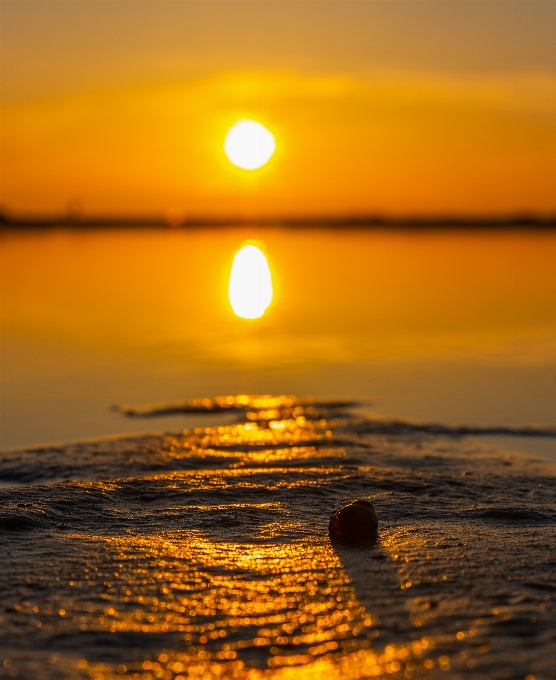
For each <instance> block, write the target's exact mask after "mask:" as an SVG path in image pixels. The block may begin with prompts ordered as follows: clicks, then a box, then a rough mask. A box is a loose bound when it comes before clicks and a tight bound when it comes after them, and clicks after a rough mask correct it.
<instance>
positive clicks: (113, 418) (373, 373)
mask: <svg viewBox="0 0 556 680" xmlns="http://www.w3.org/2000/svg"><path fill="white" fill-rule="evenodd" d="M246 239H260V240H261V241H263V242H264V244H265V249H266V252H267V255H268V258H269V262H270V266H271V270H272V275H273V280H274V288H275V298H274V301H273V303H272V305H271V306H270V308H269V309H268V311H267V313H266V314H265V315H264V317H263V318H262V319H260V320H255V321H246V320H242V319H238V318H236V317H235V316H234V315H233V313H232V311H231V308H230V305H229V303H228V300H227V277H228V275H229V271H230V266H231V262H232V258H233V256H234V253H235V252H236V251H237V250H238V248H239V247H240V246H241V245H242V243H243V242H244V241H245V240H246ZM0 244H1V257H2V262H1V269H0V276H1V281H0V284H1V286H0V290H1V295H2V326H1V328H2V342H1V345H0V350H1V355H0V357H1V361H0V387H1V390H0V400H1V407H2V408H1V416H0V418H1V420H0V446H2V447H9V446H20V445H29V444H35V443H36V444H38V443H41V442H57V441H68V440H81V439H83V438H85V437H95V436H100V435H105V434H117V433H119V432H121V431H122V421H121V419H120V417H119V416H118V415H117V414H115V413H113V412H111V411H110V410H109V408H108V407H109V406H110V405H111V404H114V403H151V402H155V401H162V400H167V399H187V398H193V397H196V396H198V395H199V394H204V395H217V394H228V393H239V392H249V393H267V392H271V393H276V394H284V393H285V394H289V393H294V394H295V393H297V394H319V395H326V396H348V397H358V398H365V399H368V400H370V401H371V402H372V404H371V406H370V408H372V409H373V411H374V413H376V414H379V415H382V416H390V417H403V418H417V419H420V420H426V421H438V422H443V423H449V424H453V425H456V424H480V425H497V424H499V425H519V424H528V423H547V424H550V423H552V424H554V423H555V414H556V325H555V319H556V270H555V268H554V262H555V261H556V232H553V231H518V230H509V231H488V230H487V231H480V230H476V231H473V230H468V231H449V230H445V231H443V230H433V231H425V230H421V231H403V230H398V231H380V230H376V231H366V230H340V229H337V230H334V229H324V228H322V229H280V228H254V227H249V228H247V227H245V228H229V229H203V230H201V229H199V230H195V229H175V230H172V229H168V230H164V229H162V230H156V229H137V230H133V229H130V230H112V231H110V230H93V229H91V230H79V229H73V230H72V229H68V228H60V229H54V230H47V231H35V232H32V231H27V232H19V233H17V232H9V231H5V232H3V233H2V234H1V235H0ZM157 422H158V424H157V425H156V427H158V428H159V429H168V428H176V429H179V428H180V427H181V428H183V427H195V426H196V425H201V424H205V422H206V421H203V423H201V422H200V421H199V419H198V418H197V417H190V416H177V417H172V418H168V419H165V420H161V421H157ZM214 422H215V421H214ZM208 424H210V423H208ZM125 429H126V430H127V431H134V432H138V431H145V430H149V429H151V426H150V425H147V426H145V423H144V422H143V421H127V422H126V424H125ZM522 445H524V446H529V445H530V444H529V443H525V444H523V442H521V444H520V441H518V440H516V441H515V446H516V447H517V448H518V449H519V448H521V446H522ZM534 445H535V446H536V445H537V444H534ZM541 446H545V445H544V444H541ZM524 450H526V451H530V452H532V453H534V452H538V453H541V452H542V451H541V450H540V449H539V450H538V449H535V450H531V449H530V448H525V449H524ZM543 451H544V449H543ZM550 454H551V451H550V450H549V451H548V452H547V453H545V455H550ZM553 455H554V458H555V459H556V451H554V450H553Z"/></svg>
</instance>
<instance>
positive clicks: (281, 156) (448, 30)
mask: <svg viewBox="0 0 556 680" xmlns="http://www.w3.org/2000/svg"><path fill="white" fill-rule="evenodd" d="M1 8H2V36H1V37H2V41H1V46H2V47H1V57H2V87H1V95H2V102H1V106H2V108H1V131H0V161H1V170H2V177H1V194H0V204H1V205H2V206H4V209H7V210H10V211H14V212H18V213H30V212H47V213H49V212H53V213H60V212H62V213H63V212H65V211H67V209H68V206H70V207H71V208H72V209H77V210H80V211H82V212H83V213H84V214H92V213H94V214H99V213H132V214H142V213H151V214H152V213H164V212H166V211H175V212H178V213H184V214H191V215H206V216H210V215H218V216H221V215H238V214H248V215H265V216H266V215H345V214H364V213H394V214H407V213H421V214H422V213H429V214H430V213H467V214H469V213H471V214H473V213H475V214H476V213H483V214H484V213H512V212H525V211H526V212H539V213H550V212H554V211H556V190H555V187H554V177H556V56H555V53H554V50H553V42H552V39H551V37H552V38H553V35H554V32H555V31H556V9H555V8H556V3H553V2H551V1H550V0H549V1H548V2H538V1H536V0H532V1H531V2H514V1H513V0H509V1H508V2H507V3H492V2H483V1H482V0H478V1H477V2H474V3H447V2H435V1H434V0H431V2H426V3H425V2H422V3H420V2H418V3H414V2H404V1H403V0H402V1H400V2H395V3H379V2H377V3H375V2H350V1H343V2H322V3H318V7H317V3H312V2H239V1H234V0H231V1H230V2H223V3H221V2H209V3H201V2H166V1H165V0H152V1H151V0H144V2H141V3H136V2H127V1H126V0H120V1H119V2H105V1H104V0H94V1H93V0H83V1H82V2H80V3H68V2H60V1H58V0H50V1H49V2H48V3H45V2H42V1H39V2H35V1H34V0H29V1H28V2H25V3H21V2H20V1H19V0H2V3H1ZM551 45H552V47H550V46H551ZM242 117H248V118H254V119H257V120H259V121H260V122H262V123H264V124H265V125H267V127H268V128H269V129H270V130H271V131H272V132H273V133H274V134H275V136H276V140H277V152H276V154H275V156H274V157H273V159H272V160H271V161H270V162H269V163H268V165H267V166H265V167H264V168H262V169H261V170H257V171H253V172H246V171H243V170H240V169H238V168H235V167H234V166H232V165H231V164H230V163H229V162H228V161H227V159H226V158H225V156H224V152H223V148H222V143H223V139H224V135H225V133H226V130H227V129H228V128H229V126H230V125H231V124H232V123H233V122H235V120H237V119H238V118H242Z"/></svg>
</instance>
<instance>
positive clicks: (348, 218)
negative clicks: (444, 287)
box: [0, 212, 556, 230]
mask: <svg viewBox="0 0 556 680" xmlns="http://www.w3.org/2000/svg"><path fill="white" fill-rule="evenodd" d="M232 226H233V227H236V226H269V227H329V228H342V227H347V228H362V229H367V228H368V229H373V228H394V229H396V228H403V229H405V228H416V229H419V228H423V229H434V228H438V229H440V228H446V227H452V228H457V229H477V228H487V229H508V228H517V229H524V228H527V229H555V228H556V214H554V215H534V214H509V215H454V214H452V215H405V216H393V215H343V216H337V215H335V216H327V215H322V216H314V217H295V216H282V217H268V216H263V217H240V216H237V215H235V216H234V215H230V216H227V217H210V216H203V215H191V216H189V217H187V218H183V219H181V220H175V219H172V218H168V217H165V216H164V215H127V216H126V215H88V216H85V215H83V216H81V215H79V216H76V215H72V214H67V215H12V214H9V213H6V212H0V230H19V229H49V228H56V227H66V228H72V229H84V228H106V229H109V228H160V229H170V228H182V229H183V228H185V229H189V228H190V229H193V228H203V227H232Z"/></svg>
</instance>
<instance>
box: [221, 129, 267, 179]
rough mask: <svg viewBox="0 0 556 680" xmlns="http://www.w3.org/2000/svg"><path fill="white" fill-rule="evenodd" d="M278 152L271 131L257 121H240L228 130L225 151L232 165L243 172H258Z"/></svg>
mask: <svg viewBox="0 0 556 680" xmlns="http://www.w3.org/2000/svg"><path fill="white" fill-rule="evenodd" d="M275 150H276V140H275V139H274V135H273V134H272V132H270V130H267V128H265V126H264V125H261V124H260V123H257V121H256V120H247V119H246V118H244V119H242V120H238V121H237V123H234V124H233V125H232V127H231V128H230V129H229V130H228V132H227V134H226V139H225V140H224V151H225V152H226V156H227V157H228V159H229V160H230V162H231V163H233V164H234V165H237V167H238V168H242V169H243V170H256V169H257V168H261V167H262V166H263V165H265V164H266V163H268V161H269V160H270V159H271V157H272V155H273V154H274V151H275Z"/></svg>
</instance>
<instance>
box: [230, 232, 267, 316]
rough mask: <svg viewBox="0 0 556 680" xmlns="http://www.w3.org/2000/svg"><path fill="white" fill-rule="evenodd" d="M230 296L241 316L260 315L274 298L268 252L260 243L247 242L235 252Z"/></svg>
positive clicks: (232, 303) (235, 309) (233, 307)
mask: <svg viewBox="0 0 556 680" xmlns="http://www.w3.org/2000/svg"><path fill="white" fill-rule="evenodd" d="M228 297H229V300H230V304H231V306H232V309H233V310H234V313H235V314H236V315H237V316H239V317H241V318H242V319H258V318H260V317H261V316H262V315H263V314H264V313H265V311H266V310H267V308H268V306H269V305H270V303H271V302H272V297H273V288H272V275H271V273H270V267H269V266H268V261H267V259H266V256H265V254H264V253H263V251H262V250H261V249H260V248H259V247H258V246H256V245H253V244H248V245H245V246H243V248H241V249H240V250H239V251H238V252H237V253H236V255H235V257H234V261H233V264H232V271H231V272H230V282H229V285H228Z"/></svg>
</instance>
